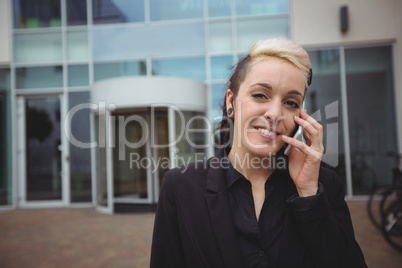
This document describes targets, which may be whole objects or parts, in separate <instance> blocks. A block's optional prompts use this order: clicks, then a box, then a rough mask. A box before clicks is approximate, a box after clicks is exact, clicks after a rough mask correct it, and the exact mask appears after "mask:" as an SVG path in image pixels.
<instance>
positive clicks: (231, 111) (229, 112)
mask: <svg viewBox="0 0 402 268" xmlns="http://www.w3.org/2000/svg"><path fill="white" fill-rule="evenodd" d="M227 114H228V116H231V115H232V114H233V109H232V108H229V109H228V111H227Z"/></svg>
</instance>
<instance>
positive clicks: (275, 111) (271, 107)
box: [264, 101, 282, 123]
mask: <svg viewBox="0 0 402 268" xmlns="http://www.w3.org/2000/svg"><path fill="white" fill-rule="evenodd" d="M264 117H265V118H266V119H267V120H268V121H270V123H271V122H272V123H276V122H277V121H279V120H280V119H281V118H282V103H281V102H280V101H271V102H269V103H268V104H267V109H266V111H265V113H264Z"/></svg>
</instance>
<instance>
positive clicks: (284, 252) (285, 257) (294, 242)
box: [277, 176, 305, 268]
mask: <svg viewBox="0 0 402 268" xmlns="http://www.w3.org/2000/svg"><path fill="white" fill-rule="evenodd" d="M287 179H288V191H287V199H289V198H290V197H291V196H292V195H294V194H295V193H296V192H297V190H296V187H295V185H294V183H293V181H292V179H291V178H290V176H288V178H287ZM299 229H300V228H299V226H298V225H297V222H296V220H295V219H294V218H293V215H292V212H291V208H290V205H289V204H286V215H285V223H284V226H283V232H282V239H281V249H280V257H279V262H278V266H277V267H281V268H282V267H291V268H293V267H300V265H301V262H302V257H303V255H304V250H305V247H304V245H303V243H302V239H301V237H300V231H299Z"/></svg>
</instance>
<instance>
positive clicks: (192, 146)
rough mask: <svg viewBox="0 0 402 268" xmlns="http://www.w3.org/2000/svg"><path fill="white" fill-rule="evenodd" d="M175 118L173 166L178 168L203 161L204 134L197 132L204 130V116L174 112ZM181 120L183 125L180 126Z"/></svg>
mask: <svg viewBox="0 0 402 268" xmlns="http://www.w3.org/2000/svg"><path fill="white" fill-rule="evenodd" d="M175 117H176V119H175V122H176V126H175V133H176V137H175V138H176V139H175V140H176V141H178V142H177V143H176V144H175V146H176V149H177V156H176V159H175V160H176V161H177V162H176V163H175V164H176V165H178V166H180V165H184V164H187V163H191V162H195V161H198V160H203V159H204V157H205V150H206V148H205V145H207V141H206V133H205V132H202V131H199V130H206V127H207V124H206V121H205V120H204V119H205V115H204V114H203V113H200V112H191V111H181V114H179V113H178V112H176V113H175ZM182 118H183V119H184V125H182ZM194 130H195V131H194ZM208 144H209V143H208Z"/></svg>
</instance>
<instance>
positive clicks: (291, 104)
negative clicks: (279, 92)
mask: <svg viewBox="0 0 402 268" xmlns="http://www.w3.org/2000/svg"><path fill="white" fill-rule="evenodd" d="M285 104H286V105H289V106H290V107H292V108H294V109H298V108H299V107H300V106H299V104H298V103H297V102H295V101H285Z"/></svg>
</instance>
